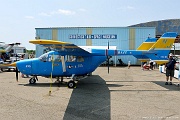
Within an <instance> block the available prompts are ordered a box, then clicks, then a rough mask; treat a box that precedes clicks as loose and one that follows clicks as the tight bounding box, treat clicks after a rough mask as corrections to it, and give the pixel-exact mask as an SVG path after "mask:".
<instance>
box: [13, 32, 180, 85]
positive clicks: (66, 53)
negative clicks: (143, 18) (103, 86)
mask: <svg viewBox="0 0 180 120" xmlns="http://www.w3.org/2000/svg"><path fill="white" fill-rule="evenodd" d="M176 37H177V33H175V32H167V33H164V34H163V35H162V36H161V38H159V39H158V40H157V39H156V38H148V39H147V40H146V41H145V42H143V43H142V44H141V45H140V46H139V47H138V49H137V50H116V49H110V48H109V45H108V46H107V49H102V48H98V49H97V48H96V49H95V48H93V47H88V46H85V47H82V46H81V47H80V46H77V45H74V44H72V43H68V42H61V41H57V40H42V39H39V40H31V41H29V42H30V43H33V44H40V45H42V46H44V47H47V48H51V50H52V51H49V52H47V53H45V54H43V55H41V56H40V57H39V58H34V59H26V60H21V61H18V62H15V63H12V64H10V65H11V66H15V67H17V69H18V70H19V71H20V72H21V73H23V74H26V75H31V76H33V77H32V78H31V79H30V80H29V82H30V84H34V83H35V82H36V80H38V79H37V76H44V77H50V76H51V77H53V78H55V77H58V78H59V77H61V78H63V77H71V80H70V81H69V82H68V83H67V85H68V87H69V88H74V87H75V86H76V83H75V80H77V79H79V77H80V76H86V75H88V74H90V73H92V72H93V71H94V70H95V69H96V68H97V67H98V66H99V65H100V64H102V63H103V62H104V61H106V60H107V59H108V60H109V59H110V56H116V55H133V56H134V57H136V58H138V59H139V60H141V61H147V60H149V59H152V60H153V61H155V62H156V63H159V64H162V63H166V62H168V58H167V56H168V54H169V52H170V49H171V47H172V45H173V43H174V41H175V39H176ZM18 70H16V79H18V75H17V72H18ZM108 72H109V67H108Z"/></svg>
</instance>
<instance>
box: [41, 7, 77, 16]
mask: <svg viewBox="0 0 180 120" xmlns="http://www.w3.org/2000/svg"><path fill="white" fill-rule="evenodd" d="M58 14H61V15H74V14H76V12H74V11H71V10H63V9H58V10H56V11H51V12H49V13H45V12H42V13H39V15H41V16H53V15H58Z"/></svg>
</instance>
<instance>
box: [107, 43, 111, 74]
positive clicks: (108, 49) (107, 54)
mask: <svg viewBox="0 0 180 120" xmlns="http://www.w3.org/2000/svg"><path fill="white" fill-rule="evenodd" d="M108 50H109V41H108ZM108 50H107V59H108V74H109V59H110V57H109V56H108Z"/></svg>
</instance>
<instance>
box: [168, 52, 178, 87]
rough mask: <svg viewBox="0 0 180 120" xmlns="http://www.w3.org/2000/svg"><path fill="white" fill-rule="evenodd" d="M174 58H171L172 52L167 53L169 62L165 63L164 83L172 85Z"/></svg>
mask: <svg viewBox="0 0 180 120" xmlns="http://www.w3.org/2000/svg"><path fill="white" fill-rule="evenodd" d="M175 64H176V60H175V59H174V58H173V54H172V53H170V54H169V62H168V63H166V65H165V67H166V83H165V85H168V84H169V85H172V78H173V77H174V70H175ZM169 78H170V82H169V83H168V81H169Z"/></svg>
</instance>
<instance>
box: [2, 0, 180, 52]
mask: <svg viewBox="0 0 180 120" xmlns="http://www.w3.org/2000/svg"><path fill="white" fill-rule="evenodd" d="M165 19H180V1H179V0H0V42H5V43H14V42H20V43H22V44H21V46H24V47H26V49H28V50H35V45H33V44H31V43H29V40H32V39H35V34H36V31H35V28H47V27H126V26H130V25H134V24H139V23H144V22H150V21H157V20H165ZM62 41H63V40H62Z"/></svg>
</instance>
